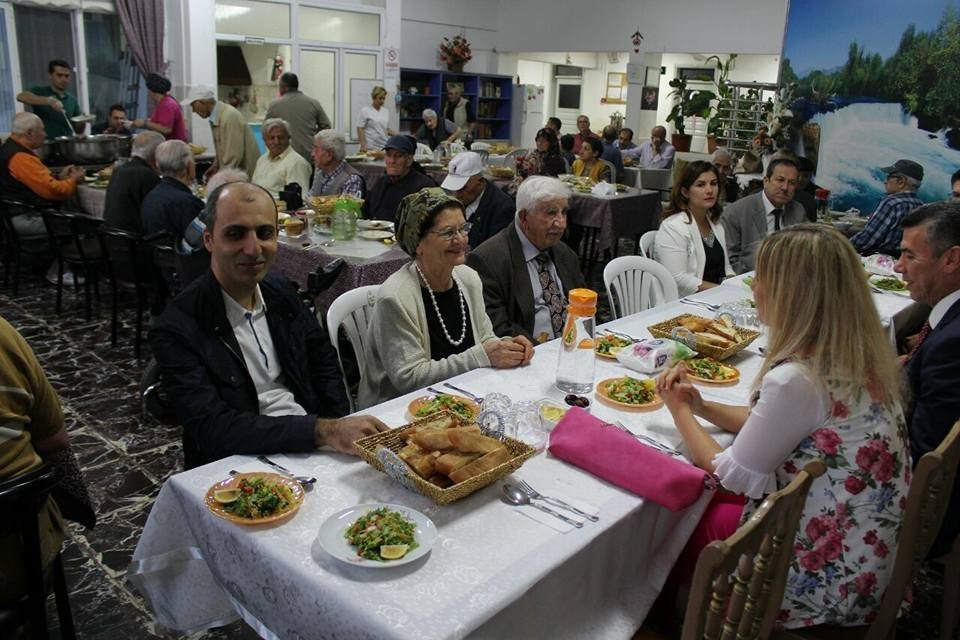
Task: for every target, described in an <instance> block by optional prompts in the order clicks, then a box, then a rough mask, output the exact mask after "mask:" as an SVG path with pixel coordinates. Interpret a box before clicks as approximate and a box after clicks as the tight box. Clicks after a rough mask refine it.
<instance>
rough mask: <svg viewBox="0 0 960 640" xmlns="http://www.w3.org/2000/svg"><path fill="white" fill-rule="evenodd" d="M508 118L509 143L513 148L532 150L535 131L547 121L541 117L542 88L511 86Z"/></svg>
mask: <svg viewBox="0 0 960 640" xmlns="http://www.w3.org/2000/svg"><path fill="white" fill-rule="evenodd" d="M513 91H514V93H513V100H512V107H511V111H512V113H511V116H510V143H511V144H512V145H513V146H515V147H521V148H524V149H532V148H533V147H534V145H535V138H536V135H537V131H539V130H540V129H541V128H543V125H544V123H545V122H546V121H547V119H546V118H545V117H544V115H543V87H541V86H537V85H533V84H521V85H514V86H513Z"/></svg>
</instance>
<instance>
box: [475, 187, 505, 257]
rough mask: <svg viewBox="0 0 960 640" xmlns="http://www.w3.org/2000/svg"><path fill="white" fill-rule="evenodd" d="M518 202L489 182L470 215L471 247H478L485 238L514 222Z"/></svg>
mask: <svg viewBox="0 0 960 640" xmlns="http://www.w3.org/2000/svg"><path fill="white" fill-rule="evenodd" d="M515 210H516V204H515V203H514V201H513V199H512V198H511V197H510V196H508V195H507V194H505V193H504V192H503V190H502V189H500V187H498V186H497V185H495V184H494V183H493V182H488V183H487V186H486V188H484V190H483V195H482V196H480V204H478V205H477V210H476V211H474V212H473V215H472V216H470V222H471V223H472V224H473V227H472V228H471V229H470V247H471V248H473V249H476V248H477V247H479V246H480V244H482V243H483V242H484V241H485V240H487V239H488V238H490V237H492V236H493V235H494V234H495V233H497V232H499V231H500V230H501V229H503V228H504V227H506V226H507V225H508V224H510V223H511V222H513V217H514V214H515Z"/></svg>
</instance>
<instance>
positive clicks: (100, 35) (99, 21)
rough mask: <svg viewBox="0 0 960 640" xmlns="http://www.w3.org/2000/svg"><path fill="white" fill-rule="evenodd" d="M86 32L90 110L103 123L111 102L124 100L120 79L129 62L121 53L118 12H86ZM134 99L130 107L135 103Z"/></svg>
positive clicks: (84, 23)
mask: <svg viewBox="0 0 960 640" xmlns="http://www.w3.org/2000/svg"><path fill="white" fill-rule="evenodd" d="M83 33H84V42H85V44H86V50H87V96H88V100H89V104H90V113H93V114H95V115H96V116H97V120H96V121H97V122H104V121H105V120H106V119H107V115H108V111H109V109H110V105H112V104H115V103H117V102H120V103H124V102H125V100H124V99H123V97H124V96H123V89H124V87H123V83H122V81H121V79H122V75H123V72H124V71H125V70H127V62H126V61H125V60H124V57H123V54H122V53H121V38H120V19H119V18H118V17H117V15H116V14H115V13H84V14H83ZM133 102H134V104H133V105H131V106H136V105H135V101H133ZM134 115H135V114H134ZM128 117H129V118H131V119H132V118H133V116H132V115H130V114H128Z"/></svg>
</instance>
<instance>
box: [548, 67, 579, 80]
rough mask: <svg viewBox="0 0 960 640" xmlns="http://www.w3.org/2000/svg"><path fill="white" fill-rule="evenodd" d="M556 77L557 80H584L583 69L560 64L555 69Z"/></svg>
mask: <svg viewBox="0 0 960 640" xmlns="http://www.w3.org/2000/svg"><path fill="white" fill-rule="evenodd" d="M553 69H554V76H555V77H557V78H582V77H583V69H581V68H580V67H571V66H569V65H564V64H558V65H556V66H555V67H554V68H553Z"/></svg>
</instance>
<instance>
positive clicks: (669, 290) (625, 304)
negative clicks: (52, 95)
mask: <svg viewBox="0 0 960 640" xmlns="http://www.w3.org/2000/svg"><path fill="white" fill-rule="evenodd" d="M603 284H604V286H605V287H606V288H607V300H608V301H609V302H610V312H611V313H612V314H613V317H614V319H617V318H623V317H625V316H629V315H631V314H634V313H638V312H640V311H644V310H646V309H650V308H651V307H655V306H657V305H658V304H663V303H665V302H670V301H672V300H676V299H677V298H679V297H680V295H679V293H678V291H677V283H676V282H675V281H674V279H673V276H672V275H670V272H669V271H667V268H666V267H664V266H663V265H662V264H660V263H659V262H657V261H655V260H651V259H650V258H644V257H643V256H623V257H620V258H614V259H613V260H611V261H610V262H609V263H608V264H607V266H606V267H604V268H603ZM614 294H616V295H614ZM617 300H619V302H620V305H619V311H618V307H617V304H616V301H617Z"/></svg>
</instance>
